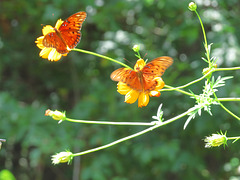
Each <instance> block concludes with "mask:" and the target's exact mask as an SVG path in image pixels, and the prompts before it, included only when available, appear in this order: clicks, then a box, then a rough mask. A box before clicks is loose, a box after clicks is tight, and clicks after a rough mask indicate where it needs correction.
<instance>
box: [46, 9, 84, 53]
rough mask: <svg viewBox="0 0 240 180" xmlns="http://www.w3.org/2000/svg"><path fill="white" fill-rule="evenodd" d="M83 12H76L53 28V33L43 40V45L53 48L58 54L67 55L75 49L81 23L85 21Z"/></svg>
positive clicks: (79, 35)
mask: <svg viewBox="0 0 240 180" xmlns="http://www.w3.org/2000/svg"><path fill="white" fill-rule="evenodd" d="M86 16H87V14H86V13H85V12H83V11H82V12H78V13H75V14H73V15H72V16H70V17H69V18H67V19H66V20H65V21H63V22H62V24H61V25H60V27H59V28H57V27H56V26H57V25H56V26H55V28H53V27H52V28H53V29H54V30H53V32H50V33H48V34H47V35H45V36H44V38H43V41H42V43H43V45H44V46H45V47H49V48H55V49H56V51H57V52H59V53H60V54H67V53H68V52H69V51H70V50H71V49H73V48H75V47H76V46H77V44H78V43H79V41H80V39H81V32H80V30H81V27H82V23H83V22H84V20H85V19H86Z"/></svg>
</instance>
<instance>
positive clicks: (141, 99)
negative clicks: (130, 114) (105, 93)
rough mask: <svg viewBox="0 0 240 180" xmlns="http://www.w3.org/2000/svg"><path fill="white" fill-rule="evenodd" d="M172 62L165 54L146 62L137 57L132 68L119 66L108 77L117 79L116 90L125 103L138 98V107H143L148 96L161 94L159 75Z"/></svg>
mask: <svg viewBox="0 0 240 180" xmlns="http://www.w3.org/2000/svg"><path fill="white" fill-rule="evenodd" d="M172 63H173V59H172V58H171V57H167V56H162V57H158V58H156V59H154V60H152V61H151V62H149V63H147V64H146V63H145V62H144V60H143V59H139V60H138V61H137V63H136V64H135V66H134V70H131V69H130V68H120V69H117V70H115V71H114V72H112V74H111V76H110V77H111V79H112V80H113V81H119V82H118V92H119V93H120V94H122V95H125V102H126V103H130V104H132V103H134V102H135V101H136V100H137V99H138V107H143V106H146V105H147V104H148V102H149V96H155V97H158V96H160V95H161V93H160V91H159V90H160V89H162V88H163V87H164V85H165V83H164V81H163V80H162V78H161V76H162V75H163V73H164V72H165V70H166V69H167V68H168V67H169V66H171V65H172Z"/></svg>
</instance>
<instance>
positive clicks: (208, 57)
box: [195, 10, 211, 67]
mask: <svg viewBox="0 0 240 180" xmlns="http://www.w3.org/2000/svg"><path fill="white" fill-rule="evenodd" d="M195 13H196V14H197V16H198V19H199V22H200V24H201V27H202V31H203V36H204V41H205V44H204V46H205V50H206V53H207V59H208V64H209V67H211V66H210V64H211V62H210V55H209V50H208V43H207V38H206V33H205V29H204V26H203V23H202V20H201V18H200V16H199V14H198V12H197V10H195Z"/></svg>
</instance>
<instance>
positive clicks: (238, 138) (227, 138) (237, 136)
mask: <svg viewBox="0 0 240 180" xmlns="http://www.w3.org/2000/svg"><path fill="white" fill-rule="evenodd" d="M239 138H240V136H237V137H227V139H239Z"/></svg>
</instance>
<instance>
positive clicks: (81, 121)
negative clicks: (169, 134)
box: [66, 118, 156, 126]
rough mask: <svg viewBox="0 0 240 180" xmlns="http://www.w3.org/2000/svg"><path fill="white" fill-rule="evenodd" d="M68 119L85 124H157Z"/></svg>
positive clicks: (67, 119) (151, 124) (153, 123)
mask: <svg viewBox="0 0 240 180" xmlns="http://www.w3.org/2000/svg"><path fill="white" fill-rule="evenodd" d="M66 121H69V122H74V123H84V124H101V125H121V126H123V125H125V126H153V125H155V124H156V122H155V121H152V122H149V123H142V122H111V121H89V120H77V119H70V118H66Z"/></svg>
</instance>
